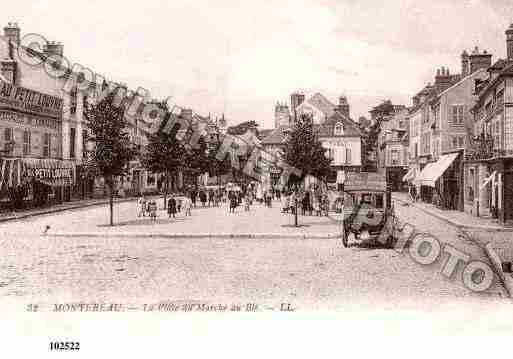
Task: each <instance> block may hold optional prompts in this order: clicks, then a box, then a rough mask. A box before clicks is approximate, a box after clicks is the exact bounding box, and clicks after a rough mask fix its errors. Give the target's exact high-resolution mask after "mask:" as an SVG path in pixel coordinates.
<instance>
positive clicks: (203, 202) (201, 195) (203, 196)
mask: <svg viewBox="0 0 513 359" xmlns="http://www.w3.org/2000/svg"><path fill="white" fill-rule="evenodd" d="M199 198H200V201H201V205H202V206H203V207H205V206H206V205H207V195H206V193H205V191H203V190H201V191H200V193H199Z"/></svg>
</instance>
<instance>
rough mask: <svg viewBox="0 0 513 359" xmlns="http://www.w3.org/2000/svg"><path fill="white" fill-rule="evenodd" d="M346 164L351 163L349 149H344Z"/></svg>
mask: <svg viewBox="0 0 513 359" xmlns="http://www.w3.org/2000/svg"><path fill="white" fill-rule="evenodd" d="M346 163H348V164H349V163H351V149H350V148H346Z"/></svg>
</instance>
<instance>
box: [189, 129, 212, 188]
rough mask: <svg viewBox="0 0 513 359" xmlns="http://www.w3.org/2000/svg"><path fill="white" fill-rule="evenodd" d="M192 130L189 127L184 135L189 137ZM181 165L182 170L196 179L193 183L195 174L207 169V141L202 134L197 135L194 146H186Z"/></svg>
mask: <svg viewBox="0 0 513 359" xmlns="http://www.w3.org/2000/svg"><path fill="white" fill-rule="evenodd" d="M193 132H194V131H193V130H192V129H190V131H189V133H188V134H187V135H186V138H188V139H190V136H192V135H193ZM191 142H192V141H187V143H191ZM183 165H184V167H183V169H184V171H185V172H187V173H188V174H189V176H192V177H193V178H195V179H196V182H195V185H197V176H198V175H200V174H203V173H205V172H207V171H208V169H209V159H208V149H207V143H206V141H205V137H204V136H203V135H202V136H200V137H199V139H198V141H197V143H195V144H194V146H187V148H186V151H185V155H184V160H183Z"/></svg>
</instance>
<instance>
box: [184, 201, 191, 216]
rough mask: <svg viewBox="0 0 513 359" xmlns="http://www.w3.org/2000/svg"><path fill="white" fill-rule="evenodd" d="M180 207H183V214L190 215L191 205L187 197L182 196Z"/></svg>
mask: <svg viewBox="0 0 513 359" xmlns="http://www.w3.org/2000/svg"><path fill="white" fill-rule="evenodd" d="M182 206H183V207H182V208H183V209H184V212H185V216H191V207H192V202H191V200H190V199H189V198H184V199H183V203H182Z"/></svg>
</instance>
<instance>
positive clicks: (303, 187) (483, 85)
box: [0, 0, 513, 357]
mask: <svg viewBox="0 0 513 359" xmlns="http://www.w3.org/2000/svg"><path fill="white" fill-rule="evenodd" d="M120 5H121V6H120ZM2 14H3V16H0V310H2V312H3V313H6V315H11V316H16V315H18V314H19V316H20V318H21V317H22V316H26V315H32V316H33V318H38V317H37V316H38V315H41V316H42V317H45V318H52V315H55V318H57V317H60V318H66V320H72V319H71V318H75V317H73V315H74V314H75V313H79V314H78V315H91V316H93V315H98V314H99V315H105V318H106V317H107V316H109V315H118V314H119V316H122V315H123V314H125V315H127V317H124V318H130V317H129V315H132V314H133V315H146V316H147V317H148V318H159V319H162V318H163V317H159V315H167V317H166V318H167V319H169V318H174V317H173V316H172V315H173V313H175V314H176V315H177V318H178V317H179V315H180V314H183V313H193V312H194V313H195V312H197V313H202V314H205V315H207V316H208V315H211V314H213V315H221V314H227V313H228V314H230V313H231V314H233V312H246V314H247V313H250V314H255V313H256V314H258V315H262V316H265V315H271V316H274V318H273V319H275V318H279V317H278V316H279V315H282V314H283V315H298V313H318V315H320V316H322V315H323V314H322V313H328V312H329V313H337V314H336V315H340V313H344V315H346V318H350V317H351V318H352V319H354V320H355V322H356V323H358V322H359V320H360V319H363V320H364V321H367V320H372V318H373V315H376V317H377V316H379V315H397V316H398V318H399V319H398V320H403V319H406V320H410V323H411V322H412V318H414V317H415V316H417V315H418V316H424V317H427V318H429V319H430V320H431V319H432V320H433V321H434V322H435V321H436V323H437V325H442V326H446V327H447V328H449V327H450V328H452V329H453V332H458V333H459V332H464V329H463V328H465V329H466V325H467V324H465V323H466V322H464V320H466V318H467V317H469V318H471V319H472V320H474V321H478V322H479V320H482V322H481V324H482V325H483V328H495V329H496V328H503V327H504V326H500V325H497V326H496V327H495V326H494V324H493V322H492V321H493V318H495V319H497V320H499V318H500V319H501V320H503V319H505V318H509V316H508V314H500V313H505V312H500V313H499V311H498V308H508V309H506V312H507V311H509V310H510V309H509V305H510V304H511V297H512V296H513V242H512V239H513V4H509V2H507V1H502V0H497V1H492V0H465V1H461V2H455V1H449V0H434V1H432V2H418V1H417V2H415V1H410V0H394V1H390V2H387V3H386V4H385V3H384V4H381V5H380V4H377V3H374V2H370V1H367V0H362V1H358V2H355V1H352V0H340V1H316V0H297V1H290V2H289V1H287V2H277V1H274V0H270V1H265V2H262V3H259V2H243V3H240V4H239V3H236V2H233V1H231V0H222V1H220V2H219V3H218V4H216V5H213V4H211V3H207V2H204V1H202V0H197V1H188V0H176V1H172V2H165V1H158V0H148V1H147V2H146V3H144V4H143V3H140V4H137V5H136V4H132V3H128V2H126V3H121V4H120V2H118V1H112V2H108V3H100V2H98V1H95V0H93V1H91V2H88V3H86V2H83V3H80V4H79V3H75V4H71V3H69V2H64V1H61V0H57V1H55V3H54V4H53V5H49V4H46V3H45V2H41V1H20V2H19V3H12V4H9V5H8V6H6V10H5V11H3V12H2ZM494 310H497V312H494ZM481 313H488V316H486V317H484V318H483V319H482V318H480V317H479V316H480V314H481ZM490 313H493V314H490ZM170 314H171V315H170ZM228 314H227V315H228ZM360 314H361V315H362V316H361V317H359V316H358V315H360ZM333 315H335V314H333ZM353 315H354V317H353ZM152 316H154V317H152ZM42 317H41V318H42ZM449 318H459V319H455V320H456V321H451V319H449ZM460 319H461V322H459V321H458V320H460ZM73 320H74V319H73ZM377 322H378V321H376V323H377ZM455 322H457V323H458V324H454V323H455ZM48 323H51V319H50V320H48ZM106 323H108V324H105V327H103V326H101V325H100V326H99V327H98V333H99V332H100V331H101V330H107V329H106V328H107V325H110V324H112V323H111V322H109V321H106ZM133 323H135V321H134V322H131V323H130V324H129V325H126V326H121V328H122V329H123V327H125V328H128V329H134V330H136V329H137V330H139V329H140V330H146V328H150V329H148V332H151V330H157V329H156V328H157V327H155V326H151V325H150V326H148V327H144V326H143V325H140V326H138V325H134V324H133ZM362 323H363V322H362ZM501 323H502V322H501ZM52 324H54V323H52ZM388 324H389V325H390V328H391V327H392V324H391V321H390V322H389V323H388ZM337 325H338V324H337ZM362 325H363V324H362ZM415 325H416V326H414V327H415V328H416V329H411V330H407V331H406V332H407V333H408V334H409V335H410V334H411V336H415V335H419V333H420V332H422V330H420V329H419V328H420V327H421V326H422V325H423V324H421V322H420V321H419V322H417V323H415ZM453 325H456V326H453ZM293 326H294V325H293ZM269 327H272V326H269ZM371 327H372V324H371ZM406 327H407V326H406ZM196 328H203V327H201V326H198V327H196ZM276 328H278V327H273V328H268V330H269V331H268V332H267V329H264V330H261V329H259V331H261V332H267V333H271V331H272V330H271V329H276ZM297 328H299V326H298V327H297ZM412 328H413V327H412ZM470 328H471V329H475V328H477V327H473V326H470ZM310 329H313V326H312V327H311V328H310ZM371 329H372V328H370V329H366V330H365V331H364V332H365V333H364V334H362V337H363V336H365V335H367V336H368V338H369V340H368V343H370V342H371V341H372V340H374V339H375V338H376V337H378V335H377V334H374V335H373V334H372V330H371ZM195 330H196V329H195ZM197 330H203V329H197ZM344 330H346V331H345V332H344V333H350V334H351V335H353V334H355V333H356V332H357V331H356V330H353V326H352V325H349V326H347V327H346V328H344ZM469 330H470V329H469ZM70 332H71V331H70ZM162 332H164V331H162ZM326 332H328V330H327V329H324V330H319V333H326ZM330 332H335V333H336V332H337V330H335V331H333V330H331V331H330ZM447 332H449V330H447ZM113 333H116V331H113ZM240 333H244V331H243V330H240V331H239V333H238V334H240ZM465 333H467V332H465ZM355 335H356V334H355ZM346 336H347V334H344V335H342V334H341V335H340V337H341V339H346ZM449 337H450V336H447V338H449ZM45 340H46V341H47V342H48V343H47V342H45V345H47V344H48V345H47V346H49V351H78V350H79V349H78V348H79V347H80V345H83V344H82V343H81V342H80V340H79V338H77V339H76V341H74V339H73V338H71V336H70V337H69V338H67V339H66V338H64V337H63V336H62V335H60V336H56V337H54V338H47V339H45ZM294 340H296V339H294ZM297 341H300V340H297ZM347 342H351V340H350V339H348V340H347ZM470 342H473V343H474V342H477V340H475V341H473V340H471V341H470ZM259 345H260V343H259ZM344 345H346V344H345V343H344ZM344 345H342V347H344ZM264 346H265V345H262V347H264ZM369 347H372V345H369ZM376 347H377V346H376ZM419 351H422V350H419ZM81 354H82V353H81ZM145 355H146V354H145ZM148 356H149V355H148ZM315 356H317V354H315ZM319 356H322V355H319ZM410 356H411V355H410ZM270 357H274V356H272V355H271V356H270ZM282 357H287V355H282Z"/></svg>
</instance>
